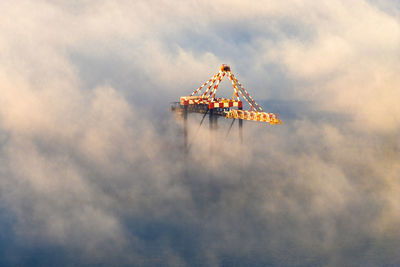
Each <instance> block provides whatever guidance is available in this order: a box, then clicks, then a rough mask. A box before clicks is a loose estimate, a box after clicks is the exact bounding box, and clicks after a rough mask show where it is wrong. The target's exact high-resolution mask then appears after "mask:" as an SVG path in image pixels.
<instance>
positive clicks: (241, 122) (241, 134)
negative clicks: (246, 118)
mask: <svg viewBox="0 0 400 267" xmlns="http://www.w3.org/2000/svg"><path fill="white" fill-rule="evenodd" d="M238 109H239V110H242V109H243V108H242V107H239V108H238ZM239 139H240V143H241V144H243V120H242V119H239Z"/></svg>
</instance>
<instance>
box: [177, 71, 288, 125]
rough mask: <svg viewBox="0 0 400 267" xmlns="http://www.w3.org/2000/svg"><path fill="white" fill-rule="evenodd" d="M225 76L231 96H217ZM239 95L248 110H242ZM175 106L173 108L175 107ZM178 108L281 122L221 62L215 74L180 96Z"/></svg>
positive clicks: (272, 122) (235, 117)
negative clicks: (266, 110)
mask: <svg viewBox="0 0 400 267" xmlns="http://www.w3.org/2000/svg"><path fill="white" fill-rule="evenodd" d="M224 76H226V77H228V78H229V80H230V81H231V83H232V86H233V95H232V98H218V97H216V93H217V90H218V86H219V84H220V82H221V80H222V78H223V77H224ZM241 97H242V98H243V99H244V100H246V102H247V103H248V104H249V105H250V110H243V102H242V101H241ZM176 108H177V107H176V106H175V107H174V108H173V109H176ZM180 108H181V109H183V110H185V112H187V111H189V112H199V113H206V112H208V111H209V112H210V115H211V114H213V115H219V116H225V118H227V119H239V120H250V121H260V122H267V123H269V124H282V122H281V121H280V120H279V118H278V115H277V114H274V113H267V112H264V110H263V109H262V108H261V106H260V105H258V104H257V102H256V101H255V100H254V99H253V98H252V97H251V96H250V94H249V93H248V92H247V91H246V89H244V87H243V85H242V84H241V83H240V82H239V81H238V80H237V79H236V77H235V75H233V74H232V72H231V68H230V67H229V66H228V65H225V64H223V65H222V66H221V68H220V70H219V72H218V73H217V74H215V75H214V76H213V77H211V79H209V80H208V81H207V82H205V83H204V84H202V85H201V86H200V87H199V88H198V89H196V90H194V91H193V92H192V93H191V94H190V95H189V96H182V97H181V98H180Z"/></svg>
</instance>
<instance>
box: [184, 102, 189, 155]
mask: <svg viewBox="0 0 400 267" xmlns="http://www.w3.org/2000/svg"><path fill="white" fill-rule="evenodd" d="M187 117H188V106H184V108H183V143H184V152H185V154H186V153H187V152H188V125H187Z"/></svg>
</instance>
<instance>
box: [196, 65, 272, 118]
mask: <svg viewBox="0 0 400 267" xmlns="http://www.w3.org/2000/svg"><path fill="white" fill-rule="evenodd" d="M225 75H226V76H227V77H228V78H229V80H230V81H231V83H232V86H233V95H232V100H235V98H236V99H237V100H240V98H239V93H240V94H241V95H242V97H243V98H244V99H245V100H246V101H247V103H249V105H250V110H252V111H255V112H264V110H263V109H262V108H261V106H260V105H258V104H257V102H256V101H255V100H254V99H253V98H252V97H251V96H250V94H249V93H248V92H247V91H246V89H244V87H243V85H242V84H241V83H240V82H239V81H238V80H237V79H236V77H235V75H233V73H232V72H231V68H230V67H229V66H227V65H225V64H223V65H222V66H221V68H220V71H219V72H218V73H217V74H216V75H214V76H213V77H212V78H211V79H209V80H208V81H207V82H205V83H204V84H202V85H201V86H200V87H199V88H198V89H196V90H194V91H193V93H191V94H190V96H194V95H196V94H197V93H201V90H202V89H203V88H205V86H206V85H207V84H210V85H209V86H208V87H207V89H206V90H205V91H204V93H203V94H202V95H201V97H202V98H212V99H214V98H215V94H216V93H217V90H218V86H219V84H220V82H221V80H222V78H223V77H224V76H225ZM211 88H212V89H211Z"/></svg>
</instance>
